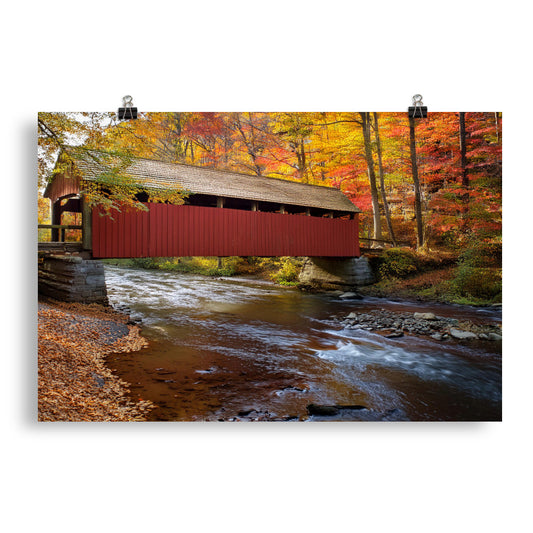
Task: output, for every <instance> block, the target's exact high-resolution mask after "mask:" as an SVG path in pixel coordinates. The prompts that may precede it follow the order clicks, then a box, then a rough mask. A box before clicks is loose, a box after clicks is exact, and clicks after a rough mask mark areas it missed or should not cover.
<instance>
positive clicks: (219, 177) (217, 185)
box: [68, 149, 360, 213]
mask: <svg viewBox="0 0 533 533" xmlns="http://www.w3.org/2000/svg"><path fill="white" fill-rule="evenodd" d="M68 154H69V156H70V157H71V158H72V159H73V160H74V161H75V164H76V167H77V169H78V171H79V173H80V177H81V179H84V180H91V181H93V180H94V181H98V178H99V176H101V175H102V174H103V173H104V172H106V171H108V169H109V165H110V164H112V160H113V158H115V160H116V156H111V155H109V154H107V153H106V152H99V151H96V150H85V149H69V150H68ZM125 172H126V174H127V175H128V177H129V178H130V179H132V180H133V181H134V182H135V183H136V184H138V185H139V186H141V187H149V188H156V189H175V188H179V189H182V190H185V191H188V192H190V193H193V194H208V195H214V196H222V197H226V198H240V199H244V200H252V201H259V202H274V203H279V204H286V205H295V206H302V207H314V208H321V209H327V210H331V211H342V212H345V213H346V212H350V213H357V212H360V210H359V209H358V208H357V207H356V206H355V205H354V204H353V203H352V202H351V201H350V200H349V199H348V197H346V196H345V195H344V194H343V193H342V192H341V191H340V190H338V189H335V188H333V187H325V186H321V185H307V184H303V183H296V182H293V181H287V180H283V179H278V178H266V177H262V176H252V175H248V174H241V173H238V172H231V171H226V170H218V169H213V168H206V167H197V166H192V165H184V164H176V163H165V162H163V161H156V160H152V159H143V158H128V160H127V164H126V165H125Z"/></svg>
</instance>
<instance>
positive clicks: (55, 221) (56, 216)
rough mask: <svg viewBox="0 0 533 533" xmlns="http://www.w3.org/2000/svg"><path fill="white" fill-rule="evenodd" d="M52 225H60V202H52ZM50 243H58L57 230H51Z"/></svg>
mask: <svg viewBox="0 0 533 533" xmlns="http://www.w3.org/2000/svg"><path fill="white" fill-rule="evenodd" d="M52 225H54V226H60V225H61V200H56V201H55V202H52ZM52 241H53V242H59V228H52Z"/></svg>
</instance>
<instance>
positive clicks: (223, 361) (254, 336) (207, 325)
mask: <svg viewBox="0 0 533 533" xmlns="http://www.w3.org/2000/svg"><path fill="white" fill-rule="evenodd" d="M105 268H106V281H107V285H108V291H109V299H110V302H111V303H112V305H115V306H127V307H128V308H129V309H130V314H131V316H132V318H138V319H141V320H142V334H143V335H144V336H145V337H146V338H147V339H148V340H149V341H150V346H149V348H147V349H144V350H142V351H140V352H137V353H133V354H118V355H114V356H112V357H110V358H109V363H110V366H111V367H112V368H114V369H116V371H117V373H118V374H119V375H120V376H121V377H122V378H123V379H124V380H126V381H128V382H129V383H131V384H132V387H131V390H132V394H133V395H134V396H135V397H141V398H143V399H149V400H152V401H153V402H154V403H155V404H157V405H158V408H157V409H156V410H154V411H153V413H152V417H153V419H154V420H219V419H224V420H227V419H232V417H239V413H240V415H241V416H242V415H243V413H247V412H250V411H252V410H255V412H259V413H267V414H268V415H267V416H268V417H271V418H282V419H286V418H289V417H290V418H291V419H292V418H294V419H301V420H303V419H306V418H307V411H306V407H307V405H309V404H310V403H315V404H324V405H333V404H337V405H356V404H357V405H364V406H366V407H368V408H369V409H372V410H375V411H377V412H381V413H383V412H386V411H390V410H392V409H396V410H398V412H401V413H402V417H403V418H404V419H410V420H499V419H501V357H500V350H501V342H490V341H476V342H475V343H471V344H468V345H467V344H459V343H456V342H454V341H447V342H444V343H443V342H440V343H439V342H438V341H434V340H432V339H425V338H416V337H410V336H409V337H408V336H406V337H403V338H398V339H387V338H384V337H383V336H381V335H378V334H376V333H371V332H366V331H363V330H343V329H341V328H340V327H339V326H337V325H335V323H334V322H333V321H332V320H331V318H332V317H333V316H336V315H337V316H345V315H346V314H348V313H349V312H350V311H363V310H371V309H374V308H376V307H378V308H380V307H387V308H389V309H392V310H394V309H397V310H398V311H402V312H404V311H420V310H422V311H423V310H425V309H427V308H428V306H427V305H419V304H416V305H414V304H406V303H398V302H387V301H383V300H378V299H367V300H357V301H351V302H350V301H348V302H346V301H339V299H338V298H336V297H334V296H331V295H311V294H303V293H300V292H299V291H297V290H294V289H287V288H281V287H274V286H272V285H270V284H268V283H263V282H254V281H249V280H236V279H211V278H204V277H200V276H194V275H183V274H175V273H171V272H162V271H145V270H138V269H124V268H119V267H112V266H106V267H105ZM431 309H432V310H433V311H434V312H436V313H437V314H439V315H442V316H455V317H456V318H468V319H470V320H476V319H478V320H479V319H482V320H485V321H487V320H492V321H495V322H497V321H499V320H500V316H499V312H498V311H493V310H478V309H473V308H463V307H455V306H435V305H433V306H431Z"/></svg>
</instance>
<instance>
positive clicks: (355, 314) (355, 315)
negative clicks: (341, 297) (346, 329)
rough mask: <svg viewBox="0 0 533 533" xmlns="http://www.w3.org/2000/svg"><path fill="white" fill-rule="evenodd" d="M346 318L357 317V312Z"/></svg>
mask: <svg viewBox="0 0 533 533" xmlns="http://www.w3.org/2000/svg"><path fill="white" fill-rule="evenodd" d="M346 318H357V313H353V312H352V313H350V314H349V315H348V316H347V317H346Z"/></svg>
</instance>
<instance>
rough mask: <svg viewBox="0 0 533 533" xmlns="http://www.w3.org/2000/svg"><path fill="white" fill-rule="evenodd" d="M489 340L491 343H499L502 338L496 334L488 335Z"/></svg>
mask: <svg viewBox="0 0 533 533" xmlns="http://www.w3.org/2000/svg"><path fill="white" fill-rule="evenodd" d="M489 340H491V341H501V340H502V336H501V335H498V334H497V333H492V332H491V333H489Z"/></svg>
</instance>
